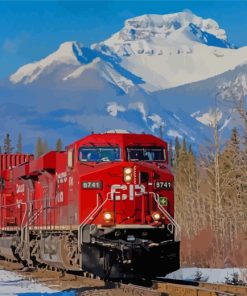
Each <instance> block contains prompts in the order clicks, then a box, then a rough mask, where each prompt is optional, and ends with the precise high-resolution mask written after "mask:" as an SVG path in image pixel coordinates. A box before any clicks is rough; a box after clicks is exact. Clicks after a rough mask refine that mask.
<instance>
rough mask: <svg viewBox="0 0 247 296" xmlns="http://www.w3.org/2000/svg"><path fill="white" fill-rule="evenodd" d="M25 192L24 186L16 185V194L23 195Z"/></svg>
mask: <svg viewBox="0 0 247 296" xmlns="http://www.w3.org/2000/svg"><path fill="white" fill-rule="evenodd" d="M24 191H25V186H24V184H21V185H19V184H16V193H23V192H24Z"/></svg>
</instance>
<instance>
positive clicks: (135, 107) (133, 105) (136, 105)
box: [128, 102, 147, 122]
mask: <svg viewBox="0 0 247 296" xmlns="http://www.w3.org/2000/svg"><path fill="white" fill-rule="evenodd" d="M128 108H129V109H133V110H137V111H139V112H140V113H141V114H142V119H143V120H144V121H145V122H146V121H147V113H146V110H145V106H144V104H143V103H142V102H135V103H130V104H129V106H128Z"/></svg>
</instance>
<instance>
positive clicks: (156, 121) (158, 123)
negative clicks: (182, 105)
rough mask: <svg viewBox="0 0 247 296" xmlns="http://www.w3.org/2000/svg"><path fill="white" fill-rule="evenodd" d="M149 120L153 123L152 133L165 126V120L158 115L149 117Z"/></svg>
mask: <svg viewBox="0 0 247 296" xmlns="http://www.w3.org/2000/svg"><path fill="white" fill-rule="evenodd" d="M148 118H149V119H151V120H152V121H153V124H152V126H151V130H152V132H154V131H155V130H156V129H159V128H160V127H164V126H165V122H164V120H163V119H162V118H161V117H160V116H159V115H158V114H152V115H149V116H148Z"/></svg>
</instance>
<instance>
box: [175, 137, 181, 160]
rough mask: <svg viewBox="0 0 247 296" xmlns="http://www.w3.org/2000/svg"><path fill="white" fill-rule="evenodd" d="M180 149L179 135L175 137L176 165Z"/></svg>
mask: <svg viewBox="0 0 247 296" xmlns="http://www.w3.org/2000/svg"><path fill="white" fill-rule="evenodd" d="M179 150H180V143H179V140H178V137H176V139H175V163H176V165H177V164H178V160H179Z"/></svg>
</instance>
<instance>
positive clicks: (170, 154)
mask: <svg viewBox="0 0 247 296" xmlns="http://www.w3.org/2000/svg"><path fill="white" fill-rule="evenodd" d="M168 164H169V165H170V166H171V167H172V166H173V147H172V140H170V142H169V145H168Z"/></svg>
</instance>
